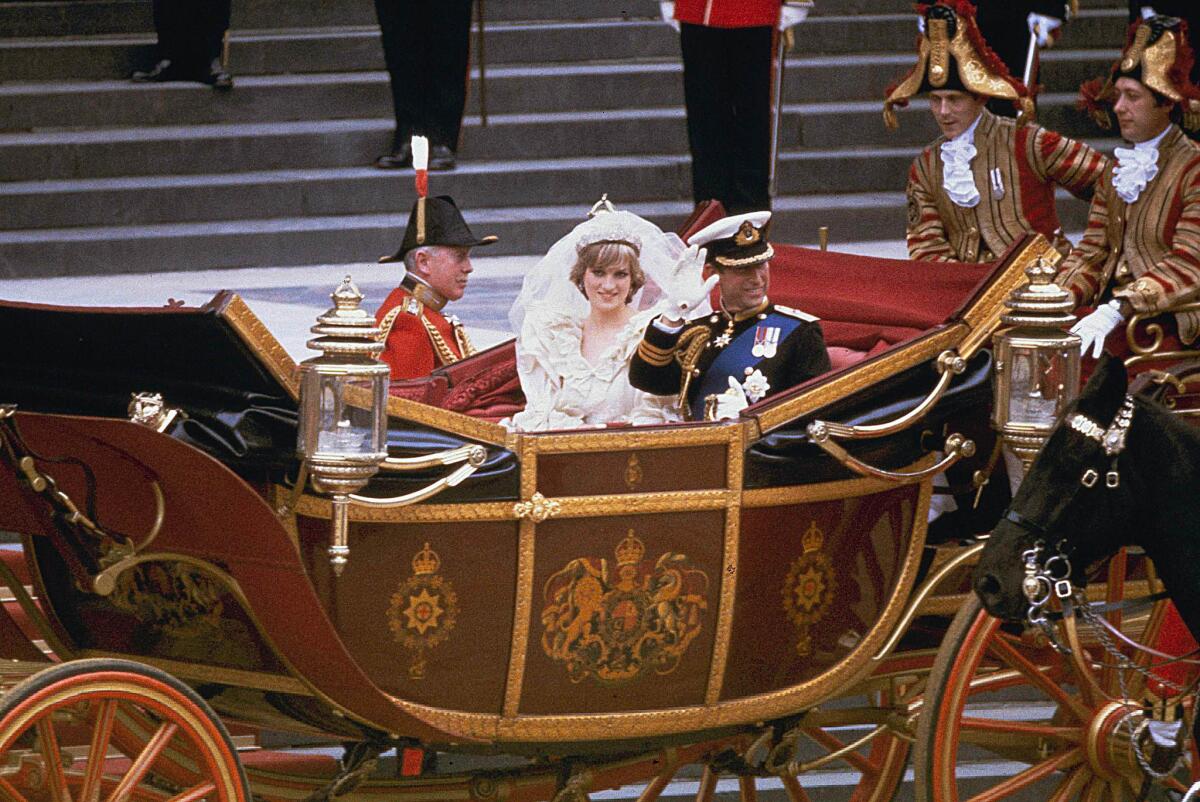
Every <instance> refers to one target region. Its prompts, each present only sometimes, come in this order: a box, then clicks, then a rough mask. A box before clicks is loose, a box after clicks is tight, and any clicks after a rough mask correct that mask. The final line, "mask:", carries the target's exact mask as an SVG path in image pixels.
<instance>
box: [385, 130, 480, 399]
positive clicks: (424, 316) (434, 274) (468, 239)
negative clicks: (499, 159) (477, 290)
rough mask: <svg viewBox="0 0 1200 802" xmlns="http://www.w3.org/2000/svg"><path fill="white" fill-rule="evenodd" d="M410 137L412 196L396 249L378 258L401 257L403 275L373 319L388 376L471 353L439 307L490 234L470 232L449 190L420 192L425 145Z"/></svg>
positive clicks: (459, 285)
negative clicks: (445, 192)
mask: <svg viewBox="0 0 1200 802" xmlns="http://www.w3.org/2000/svg"><path fill="white" fill-rule="evenodd" d="M419 139H423V138H422V137H415V138H414V143H415V144H414V147H413V154H414V155H413V162H414V164H416V165H417V200H416V203H414V204H413V208H412V213H411V214H409V216H408V226H407V227H406V228H405V230H404V241H403V243H402V244H401V245H400V250H398V251H396V253H394V254H392V255H391V256H385V257H383V258H382V259H380V260H379V261H380V262H382V263H390V262H403V263H404V268H405V274H404V278H403V279H402V280H401V282H400V286H399V287H397V288H396V289H394V290H392V292H391V293H390V294H389V295H388V297H387V298H386V299H385V300H384V302H383V305H382V306H380V307H379V311H378V312H376V313H375V319H376V320H377V321H378V322H379V327H380V329H382V334H381V337H382V339H383V340H384V342H385V347H384V350H383V354H382V355H381V357H380V358H381V359H382V360H383V361H384V362H386V363H387V364H388V365H389V366H390V367H391V369H392V380H393V381H395V380H398V379H413V378H417V377H419V376H426V375H428V374H429V373H430V372H431V371H432V370H433V369H434V368H437V367H441V366H442V365H449V364H450V363H452V362H457V361H458V360H459V359H462V358H463V357H464V356H470V355H471V354H473V353H474V352H475V349H474V347H473V346H472V345H471V341H470V339H468V337H467V333H466V331H464V330H463V327H462V324H461V323H459V321H458V319H457V318H455V317H449V318H447V317H445V316H443V315H442V307H444V306H445V305H446V304H447V303H448V302H450V301H457V300H458V299H459V298H462V296H463V292H464V291H465V290H466V288H467V277H468V276H469V275H470V274H471V248H473V247H475V246H476V245H490V244H491V243H493V242H495V241H496V237H494V236H487V237H476V236H475V235H474V234H473V233H471V229H470V228H469V227H468V226H467V222H466V221H465V220H464V219H463V216H462V213H461V212H459V210H458V207H457V206H456V205H455V203H454V200H453V199H452V198H451V197H450V196H449V195H438V196H436V197H432V198H430V197H426V196H425V187H426V177H425V169H424V168H425V165H426V164H427V161H426V160H427V158H428V157H427V154H428V144H425V143H417V140H419Z"/></svg>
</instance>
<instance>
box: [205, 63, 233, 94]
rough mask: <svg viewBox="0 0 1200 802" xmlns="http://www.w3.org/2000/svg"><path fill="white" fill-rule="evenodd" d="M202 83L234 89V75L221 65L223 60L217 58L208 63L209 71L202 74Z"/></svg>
mask: <svg viewBox="0 0 1200 802" xmlns="http://www.w3.org/2000/svg"><path fill="white" fill-rule="evenodd" d="M200 83H202V84H208V85H209V86H211V87H212V88H213V89H233V76H232V75H230V74H229V73H228V72H227V71H226V70H225V68H224V67H223V66H221V60H220V59H218V58H215V59H213V60H212V63H211V64H209V65H208V71H207V72H205V73H204V74H202V75H201V76H200Z"/></svg>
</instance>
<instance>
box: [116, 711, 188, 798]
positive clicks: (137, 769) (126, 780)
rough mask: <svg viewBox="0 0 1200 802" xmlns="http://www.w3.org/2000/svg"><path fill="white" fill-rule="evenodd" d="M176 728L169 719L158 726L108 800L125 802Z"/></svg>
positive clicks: (165, 746)
mask: <svg viewBox="0 0 1200 802" xmlns="http://www.w3.org/2000/svg"><path fill="white" fill-rule="evenodd" d="M178 729H179V725H178V724H175V723H173V722H169V721H168V722H163V724H162V725H161V726H159V728H158V731H157V732H155V733H154V735H153V737H151V738H150V740H149V741H148V742H147V743H146V748H145V749H143V750H142V753H141V754H140V755H138V756H137V759H136V760H134V761H133V765H132V766H130V767H129V771H128V772H127V773H126V774H125V776H124V777H123V778H121V783H120V784H119V785H118V786H117V788H116V790H114V791H113V793H112V795H111V796H110V797H109V798H108V802H126V800H127V799H128V798H129V796H130V794H131V793H132V791H133V789H134V788H136V787H137V786H138V785H139V784H140V783H141V782H142V780H143V779H145V777H146V774H148V773H149V771H150V767H151V766H153V765H154V761H155V760H157V759H158V756H159V755H160V754H162V751H163V750H164V749H166V748H167V743H168V742H170V740H171V738H172V737H174V735H175V732H176V730H178Z"/></svg>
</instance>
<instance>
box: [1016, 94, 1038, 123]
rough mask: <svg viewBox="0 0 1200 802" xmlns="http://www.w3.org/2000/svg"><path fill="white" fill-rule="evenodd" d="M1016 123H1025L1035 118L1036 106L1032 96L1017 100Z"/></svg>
mask: <svg viewBox="0 0 1200 802" xmlns="http://www.w3.org/2000/svg"><path fill="white" fill-rule="evenodd" d="M1017 108H1018V111H1017V125H1026V124H1028V123H1031V122H1033V121H1035V120H1036V119H1037V106H1035V105H1034V103H1033V98H1031V97H1023V98H1020V99H1019V100H1017Z"/></svg>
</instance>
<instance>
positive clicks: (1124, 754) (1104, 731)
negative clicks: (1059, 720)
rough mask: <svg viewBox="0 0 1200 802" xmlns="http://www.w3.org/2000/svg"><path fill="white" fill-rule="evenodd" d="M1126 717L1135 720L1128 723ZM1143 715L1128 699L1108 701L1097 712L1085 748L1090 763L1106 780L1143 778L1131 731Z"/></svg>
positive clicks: (1088, 732)
mask: <svg viewBox="0 0 1200 802" xmlns="http://www.w3.org/2000/svg"><path fill="white" fill-rule="evenodd" d="M1126 717H1132V721H1131V722H1128V723H1127V722H1126V721H1125V719H1126ZM1143 717H1144V716H1143V714H1142V711H1141V709H1140V708H1138V707H1137V706H1136V705H1133V704H1130V703H1129V702H1108V703H1107V704H1105V705H1104V706H1103V707H1101V708H1100V709H1099V710H1097V711H1096V715H1095V716H1094V717H1093V718H1092V723H1091V724H1089V725H1088V729H1087V734H1086V736H1085V739H1084V748H1085V750H1086V752H1087V759H1088V764H1089V765H1090V766H1091V767H1092V770H1093V771H1094V772H1095V773H1096V775H1097V776H1099V777H1103V778H1104V779H1106V780H1117V779H1120V778H1122V777H1125V778H1129V779H1133V780H1140V779H1141V777H1142V769H1141V767H1140V766H1139V765H1138V762H1137V755H1136V754H1135V753H1134V751H1133V743H1132V742H1131V740H1130V733H1131V732H1132V731H1134V730H1136V729H1137V726H1138V725H1139V724H1140V723H1141V721H1142V718H1143ZM1130 724H1132V727H1131V726H1130Z"/></svg>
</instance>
